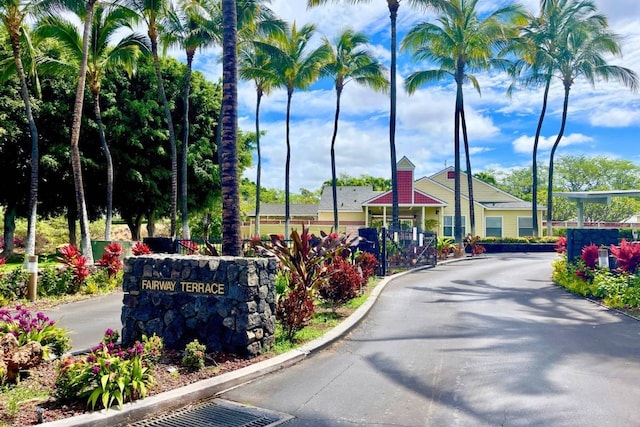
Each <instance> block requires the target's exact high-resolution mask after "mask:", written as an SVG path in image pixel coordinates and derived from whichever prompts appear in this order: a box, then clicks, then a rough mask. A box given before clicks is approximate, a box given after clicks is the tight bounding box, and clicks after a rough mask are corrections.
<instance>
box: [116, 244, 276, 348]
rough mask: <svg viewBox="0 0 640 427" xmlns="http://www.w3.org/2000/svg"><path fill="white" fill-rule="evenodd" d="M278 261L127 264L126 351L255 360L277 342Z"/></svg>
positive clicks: (155, 259)
mask: <svg viewBox="0 0 640 427" xmlns="http://www.w3.org/2000/svg"><path fill="white" fill-rule="evenodd" d="M275 274H276V260H275V258H240V257H207V256H184V255H167V254H156V255H145V256H137V257H130V258H126V259H125V261H124V282H123V289H124V292H125V296H124V306H123V308H122V325H123V326H122V343H123V344H125V345H130V344H132V343H134V342H135V341H136V340H141V339H142V335H143V334H144V335H147V336H151V335H153V334H154V333H155V334H156V335H158V336H161V337H163V339H164V343H165V346H166V347H168V348H174V349H179V350H183V349H184V347H185V346H186V345H187V344H188V343H189V342H191V341H193V340H194V339H198V341H199V342H201V343H203V344H205V345H206V346H207V351H218V352H229V353H235V354H239V355H241V356H246V357H253V356H255V355H257V354H259V353H260V352H262V351H263V350H265V349H267V348H269V347H270V346H271V345H272V344H273V343H274V340H275V336H274V333H275V285H274V283H275Z"/></svg>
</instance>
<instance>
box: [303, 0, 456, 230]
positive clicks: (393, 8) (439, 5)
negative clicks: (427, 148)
mask: <svg viewBox="0 0 640 427" xmlns="http://www.w3.org/2000/svg"><path fill="white" fill-rule="evenodd" d="M329 1H332V2H334V3H337V2H340V1H341V0H307V5H308V6H310V7H313V6H318V5H321V4H326V3H327V2H329ZM344 1H345V2H346V3H353V4H358V3H370V2H371V0H344ZM447 2H448V0H407V3H408V4H409V6H411V7H420V8H422V9H427V8H433V9H435V10H442V9H443V8H444V6H446V4H447ZM387 5H388V6H389V19H390V21H391V67H390V83H391V86H390V88H391V93H390V109H389V154H390V158H391V194H392V196H391V198H392V201H391V204H392V228H393V229H394V230H397V229H398V228H399V219H398V218H399V210H398V168H397V166H398V165H397V161H396V51H397V30H396V21H397V18H398V9H399V8H400V0H387Z"/></svg>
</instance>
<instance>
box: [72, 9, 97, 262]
mask: <svg viewBox="0 0 640 427" xmlns="http://www.w3.org/2000/svg"><path fill="white" fill-rule="evenodd" d="M95 2H96V0H89V1H88V2H87V6H86V14H85V18H84V32H83V34H82V63H81V64H80V74H79V76H78V88H77V90H76V99H75V102H74V104H73V121H72V124H71V167H72V169H73V181H74V184H75V193H76V205H77V208H78V217H79V219H80V247H81V248H82V255H84V257H85V258H86V259H87V263H88V264H89V265H91V264H93V254H92V252H91V235H90V232H89V217H88V215H87V203H86V200H85V198H84V184H83V182H82V164H81V162H80V147H79V141H80V124H81V121H82V104H83V101H84V86H85V82H86V79H87V58H88V56H89V55H88V52H89V38H90V35H91V25H92V23H93V8H94V5H95Z"/></svg>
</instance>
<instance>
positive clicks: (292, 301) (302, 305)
mask: <svg viewBox="0 0 640 427" xmlns="http://www.w3.org/2000/svg"><path fill="white" fill-rule="evenodd" d="M293 276H295V274H293ZM291 284H293V286H291ZM314 312H315V305H314V302H313V298H312V297H311V295H310V293H309V291H308V290H307V289H305V287H304V285H303V284H302V282H301V281H297V282H296V281H294V280H292V281H291V282H290V290H289V292H288V293H287V294H286V295H285V296H284V297H281V298H280V300H279V301H278V304H277V305H276V318H277V319H278V320H279V321H280V324H281V325H282V330H283V332H284V336H285V338H286V339H287V340H289V341H291V342H293V341H294V339H295V336H296V333H297V332H298V331H300V330H302V329H303V328H304V327H305V326H307V325H308V324H309V322H310V321H311V319H312V317H313V313H314Z"/></svg>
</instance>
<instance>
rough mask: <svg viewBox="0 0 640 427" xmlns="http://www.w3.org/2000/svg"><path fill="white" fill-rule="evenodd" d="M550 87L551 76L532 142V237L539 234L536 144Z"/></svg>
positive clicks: (546, 84) (548, 79)
mask: <svg viewBox="0 0 640 427" xmlns="http://www.w3.org/2000/svg"><path fill="white" fill-rule="evenodd" d="M550 87H551V76H549V77H548V78H547V82H546V83H545V86H544V96H543V97H542V110H541V111H540V117H539V118H538V127H537V128H536V136H535V138H534V140H533V163H532V171H531V173H532V177H531V178H532V182H531V193H532V194H531V216H532V222H531V224H532V229H533V230H532V231H533V233H532V234H533V235H534V236H536V237H537V236H538V234H539V231H538V230H539V225H538V144H539V143H540V134H541V133H542V123H543V122H544V116H545V114H546V112H547V101H548V100H549V88H550Z"/></svg>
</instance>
